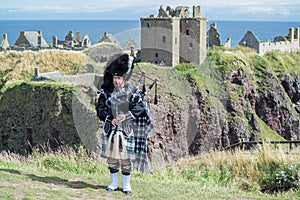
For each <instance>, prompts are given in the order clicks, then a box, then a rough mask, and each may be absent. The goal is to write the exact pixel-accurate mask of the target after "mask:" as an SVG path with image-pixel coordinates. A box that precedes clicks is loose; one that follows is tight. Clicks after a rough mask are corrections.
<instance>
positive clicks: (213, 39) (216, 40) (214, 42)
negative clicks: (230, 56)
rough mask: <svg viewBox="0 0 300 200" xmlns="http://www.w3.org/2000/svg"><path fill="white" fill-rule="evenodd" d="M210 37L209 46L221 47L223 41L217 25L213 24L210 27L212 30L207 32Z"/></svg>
mask: <svg viewBox="0 0 300 200" xmlns="http://www.w3.org/2000/svg"><path fill="white" fill-rule="evenodd" d="M207 35H208V46H209V47H212V46H220V45H221V39H220V33H219V31H218V30H217V24H216V23H212V24H211V25H210V29H209V30H208V32H207Z"/></svg>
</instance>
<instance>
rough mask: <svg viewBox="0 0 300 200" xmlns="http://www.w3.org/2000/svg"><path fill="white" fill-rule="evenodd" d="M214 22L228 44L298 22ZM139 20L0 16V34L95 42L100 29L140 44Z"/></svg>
mask: <svg viewBox="0 0 300 200" xmlns="http://www.w3.org/2000/svg"><path fill="white" fill-rule="evenodd" d="M214 22H215V23H216V24H217V30H218V32H219V33H220V35H221V43H222V44H224V43H225V42H226V40H227V39H228V38H230V39H231V46H232V47H233V46H237V45H238V43H239V41H241V40H242V38H243V37H244V35H245V33H246V32H247V31H252V32H253V33H254V34H255V35H256V36H257V38H258V39H259V40H271V41H272V40H273V39H274V38H275V37H276V36H286V35H288V33H289V28H291V27H294V28H297V27H300V22H282V21H281V22H275V21H269V22H268V21H221V20H220V21H208V22H207V30H209V28H210V24H212V23H214ZM140 26H141V25H140V21H139V20H0V34H2V35H3V34H4V33H7V37H8V42H9V44H10V46H13V45H14V43H15V41H16V40H17V39H18V37H19V35H20V31H36V30H40V31H41V32H42V35H43V38H44V39H45V40H46V42H47V43H48V44H52V37H53V36H57V38H58V40H64V39H65V36H66V35H67V34H68V32H69V31H73V33H74V36H75V34H76V32H80V36H81V38H82V37H83V36H84V35H88V36H89V38H90V40H91V43H92V45H94V44H97V43H98V42H99V41H100V39H101V37H102V36H103V34H104V32H107V33H108V34H112V35H114V36H115V37H116V38H117V39H118V41H119V42H120V44H121V45H124V44H125V43H126V41H128V40H129V39H133V40H135V41H136V42H137V43H138V44H140V37H141V33H140V28H141V27H140Z"/></svg>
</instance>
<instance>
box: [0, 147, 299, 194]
mask: <svg viewBox="0 0 300 200" xmlns="http://www.w3.org/2000/svg"><path fill="white" fill-rule="evenodd" d="M299 155H300V154H299V152H293V153H292V154H286V153H284V152H282V151H280V150H279V151H278V150H276V151H273V150H271V149H270V148H268V149H266V148H262V149H257V150H254V151H252V152H242V151H236V152H233V153H229V152H212V153H209V154H207V155H203V156H201V157H197V158H196V157H193V158H185V159H182V160H180V161H178V162H176V163H173V164H172V165H168V166H164V167H162V166H161V167H154V168H153V174H142V173H139V172H133V174H132V181H131V185H132V188H133V194H132V195H130V196H126V195H124V194H123V193H122V192H121V190H119V191H116V192H113V193H109V192H107V191H106V190H105V188H106V186H107V185H108V184H109V182H110V177H109V171H108V169H107V167H106V162H105V160H102V159H93V158H91V157H89V156H87V154H86V153H85V151H84V149H83V148H79V151H77V152H75V151H73V150H64V151H62V152H59V153H47V154H41V153H37V152H34V153H33V154H32V155H31V156H29V157H22V156H19V155H15V154H11V153H6V152H2V153H1V156H0V199H7V200H9V199H149V200H150V199H189V200H192V199H214V200H215V199H232V200H238V199H280V200H282V199H289V200H291V199H299V198H300V189H299V159H298V158H299ZM272 163H273V164H276V163H281V164H283V163H286V164H290V165H291V166H294V165H295V166H298V168H297V169H295V172H296V173H298V176H297V177H296V178H297V180H296V182H297V184H298V185H297V186H296V187H294V188H292V189H289V190H282V191H277V192H271V193H270V192H269V193H267V192H261V186H260V184H261V183H260V182H261V180H259V179H260V176H261V174H263V173H264V169H263V166H270V164H271V165H272ZM259 167H260V169H259ZM224 169H226V170H224ZM271 171H272V170H271ZM285 172H287V171H283V172H282V171H281V173H285ZM274 176H276V177H277V178H278V175H276V174H275V175H274ZM286 178H287V179H289V180H290V181H291V177H286Z"/></svg>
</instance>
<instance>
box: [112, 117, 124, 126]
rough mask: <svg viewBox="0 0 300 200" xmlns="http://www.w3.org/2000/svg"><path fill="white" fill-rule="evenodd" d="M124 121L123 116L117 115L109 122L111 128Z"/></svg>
mask: <svg viewBox="0 0 300 200" xmlns="http://www.w3.org/2000/svg"><path fill="white" fill-rule="evenodd" d="M125 119H126V117H125V115H118V116H117V117H116V118H115V119H113V120H112V121H111V123H112V125H113V126H117V125H118V124H119V123H120V122H122V121H124V120H125Z"/></svg>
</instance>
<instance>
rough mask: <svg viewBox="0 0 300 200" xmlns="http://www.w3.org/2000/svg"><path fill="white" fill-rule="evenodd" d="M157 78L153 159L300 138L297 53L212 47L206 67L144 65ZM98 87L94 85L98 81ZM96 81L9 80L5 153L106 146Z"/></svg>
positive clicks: (1, 129)
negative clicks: (90, 83) (242, 143)
mask: <svg viewBox="0 0 300 200" xmlns="http://www.w3.org/2000/svg"><path fill="white" fill-rule="evenodd" d="M140 68H141V69H142V70H143V71H145V72H146V73H147V74H148V75H149V76H152V77H156V78H158V79H159V85H158V94H159V102H158V104H157V105H155V104H153V91H149V94H148V95H147V96H146V98H147V100H148V102H149V104H150V109H151V111H152V115H153V119H154V124H155V128H154V131H153V132H152V134H151V135H150V137H149V157H150V160H151V161H152V163H153V164H161V163H165V162H172V161H174V160H176V159H178V158H181V157H184V156H190V155H199V154H201V153H205V152H208V151H211V150H220V149H224V148H226V147H228V146H230V145H232V144H235V143H237V142H239V141H241V140H244V141H252V140H265V139H267V140H296V139H299V129H300V126H299V119H300V118H299V112H300V101H299V100H300V76H299V73H300V70H299V68H300V54H299V53H285V54H279V53H274V52H273V53H269V54H267V55H266V56H264V57H260V56H258V55H257V54H256V53H255V52H254V51H252V50H250V49H246V48H240V47H238V48H233V49H230V50H228V49H223V48H218V49H212V50H210V51H209V54H208V58H207V59H206V62H205V63H204V64H203V65H201V66H193V65H190V64H182V65H179V66H177V67H175V68H166V67H164V68H161V67H157V66H153V65H149V64H141V65H140ZM96 85H97V84H96ZM94 98H95V87H94V86H82V85H81V86H74V85H66V84H58V83H53V82H45V83H44V82H26V83H24V82H23V83H20V84H15V85H11V86H9V87H8V89H6V90H5V92H3V94H2V96H1V99H0V119H1V120H0V124H1V126H0V134H1V138H0V148H1V150H10V151H16V152H19V153H28V152H30V151H31V150H32V147H34V146H40V147H43V145H45V144H47V145H45V146H44V148H46V147H49V148H53V149H55V148H57V147H59V146H63V145H65V144H68V145H73V146H74V145H79V144H83V145H85V146H86V147H87V148H88V149H89V150H90V151H91V152H94V153H96V154H98V153H99V151H100V150H101V145H100V143H101V138H100V137H99V136H100V134H101V124H100V123H99V120H98V119H97V117H96V113H95V110H94V105H93V101H94Z"/></svg>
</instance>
